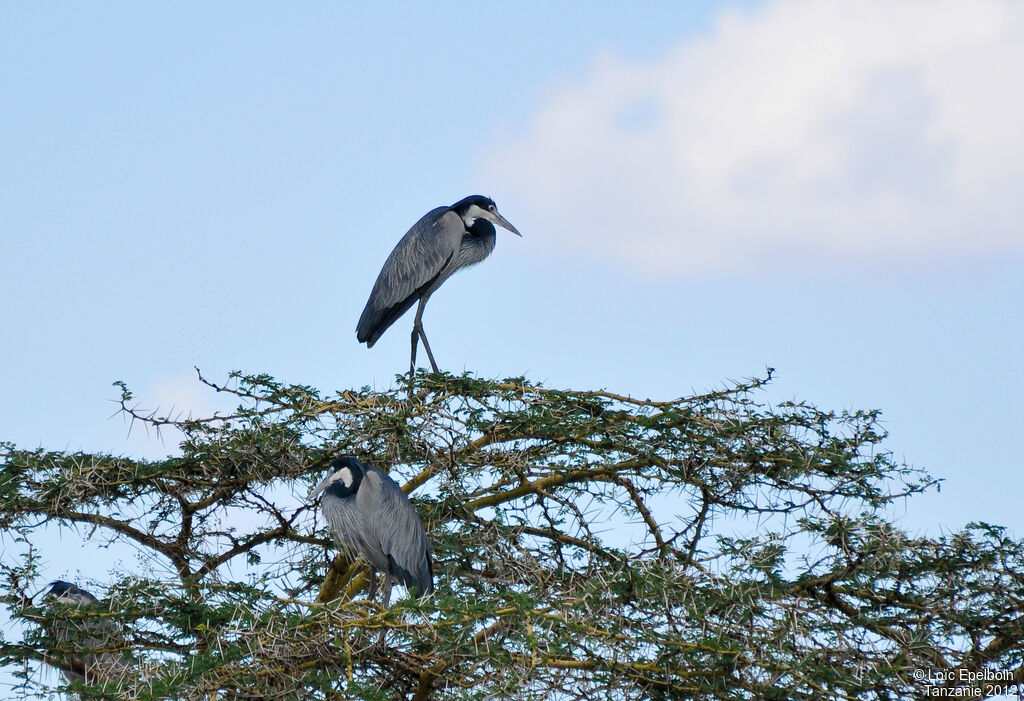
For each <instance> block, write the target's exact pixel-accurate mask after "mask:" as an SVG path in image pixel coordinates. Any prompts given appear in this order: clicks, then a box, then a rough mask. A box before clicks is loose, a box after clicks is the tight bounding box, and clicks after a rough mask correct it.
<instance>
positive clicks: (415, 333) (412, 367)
mask: <svg viewBox="0 0 1024 701" xmlns="http://www.w3.org/2000/svg"><path fill="white" fill-rule="evenodd" d="M419 340H420V330H419V328H418V327H417V326H416V325H415V324H413V327H412V356H411V357H410V358H409V380H410V381H411V380H412V378H414V377H415V376H416V344H417V343H419Z"/></svg>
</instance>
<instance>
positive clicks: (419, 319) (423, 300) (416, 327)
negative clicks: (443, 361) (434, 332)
mask: <svg viewBox="0 0 1024 701" xmlns="http://www.w3.org/2000/svg"><path fill="white" fill-rule="evenodd" d="M428 299H430V294H429V293H427V294H425V295H423V296H422V297H420V305H419V307H417V308H416V321H415V322H413V325H412V359H413V367H415V365H416V339H417V333H418V334H419V338H422V339H423V347H424V348H425V349H426V351H427V357H428V358H430V367H432V368H433V369H434V372H438V369H437V363H435V362H434V354H433V353H431V352H430V343H428V342H427V332H426V331H424V330H423V308H424V307H425V306H427V300H428Z"/></svg>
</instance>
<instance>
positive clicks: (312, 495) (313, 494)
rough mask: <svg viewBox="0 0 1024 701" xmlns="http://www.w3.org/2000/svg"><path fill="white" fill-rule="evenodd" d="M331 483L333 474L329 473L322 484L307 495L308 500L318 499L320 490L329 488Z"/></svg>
mask: <svg viewBox="0 0 1024 701" xmlns="http://www.w3.org/2000/svg"><path fill="white" fill-rule="evenodd" d="M330 483H331V476H330V475H327V476H326V477H324V479H323V481H322V482H320V484H318V485H317V486H316V488H315V489H314V490H313V491H312V492H310V493H309V494H308V495H306V501H309V502H312V501H313V500H314V499H316V497H317V495H318V494H320V492H322V491H324V490H325V489H327V485H329V484H330Z"/></svg>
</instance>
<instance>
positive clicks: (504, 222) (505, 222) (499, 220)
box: [494, 212, 522, 237]
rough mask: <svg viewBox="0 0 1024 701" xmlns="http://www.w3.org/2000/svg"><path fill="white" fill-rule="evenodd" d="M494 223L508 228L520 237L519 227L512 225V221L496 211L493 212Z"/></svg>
mask: <svg viewBox="0 0 1024 701" xmlns="http://www.w3.org/2000/svg"><path fill="white" fill-rule="evenodd" d="M494 223H495V224H497V225H498V226H501V227H504V228H506V229H508V230H509V231H511V232H512V233H513V234H515V235H516V236H519V237H522V234H520V233H519V229H517V228H515V227H514V226H512V222H510V221H509V220H508V219H506V218H505V217H503V216H501V215H500V214H498V213H497V212H495V213H494Z"/></svg>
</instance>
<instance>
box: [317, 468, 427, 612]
mask: <svg viewBox="0 0 1024 701" xmlns="http://www.w3.org/2000/svg"><path fill="white" fill-rule="evenodd" d="M320 492H324V497H323V500H322V501H321V503H320V508H321V510H323V512H324V517H325V518H326V519H327V524H328V525H329V526H330V529H331V535H332V536H334V540H335V542H337V544H338V547H339V548H341V549H342V550H344V551H346V552H348V553H350V554H352V555H354V556H360V555H361V556H362V557H364V558H365V559H366V560H367V562H369V563H370V592H369V598H370V599H371V600H372V599H373V597H374V594H375V593H376V590H377V578H376V572H378V571H380V572H383V573H384V604H383V605H384V606H387V605H388V602H389V601H390V600H391V580H392V579H395V580H398V582H399V583H400V584H402V585H404V586H405V587H406V588H407V589H410V591H412V588H413V587H415V594H416V596H417V597H420V596H423V595H424V594H429V593H431V592H432V591H434V563H433V560H432V559H431V557H430V545H429V544H428V543H427V534H426V531H424V530H423V522H422V521H420V517H419V514H417V513H416V509H415V508H414V507H413V505H412V503H411V502H410V501H409V498H408V497H407V496H406V495H405V492H403V491H402V488H401V487H399V486H398V484H397V483H396V482H395V481H394V480H393V479H391V478H390V477H389V476H388V475H387V474H386V473H384V472H382V471H381V470H378V469H377V468H376V467H373V466H371V465H366V464H364V463H361V462H359V461H358V460H356V459H355V458H353V457H341V458H337V459H335V460H334V461H333V462H332V463H331V473H330V474H329V475H328V476H327V477H326V478H324V480H323V481H322V482H321V483H320V484H319V485H317V487H316V489H314V490H313V491H311V492H310V493H309V497H308V499H309V501H313V499H315V498H316V496H317V495H318V494H320Z"/></svg>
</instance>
